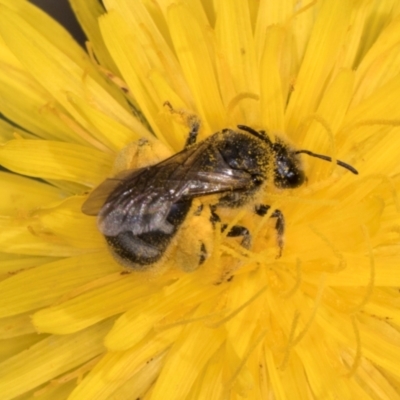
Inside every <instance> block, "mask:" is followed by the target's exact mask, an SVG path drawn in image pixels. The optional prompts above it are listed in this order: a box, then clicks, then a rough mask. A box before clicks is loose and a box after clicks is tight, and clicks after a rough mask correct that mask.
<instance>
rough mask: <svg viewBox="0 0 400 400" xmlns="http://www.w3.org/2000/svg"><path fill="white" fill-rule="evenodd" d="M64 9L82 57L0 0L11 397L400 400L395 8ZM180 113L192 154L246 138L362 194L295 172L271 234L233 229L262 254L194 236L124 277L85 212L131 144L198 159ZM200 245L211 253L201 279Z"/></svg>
mask: <svg viewBox="0 0 400 400" xmlns="http://www.w3.org/2000/svg"><path fill="white" fill-rule="evenodd" d="M71 3H72V6H73V8H74V10H75V12H76V15H77V17H78V18H79V20H80V22H81V24H82V27H83V29H84V30H85V32H86V35H87V37H88V38H89V41H88V43H87V52H86V51H84V50H82V49H81V48H80V47H79V46H78V45H77V44H76V43H75V42H74V41H73V40H72V39H71V37H70V35H69V34H68V33H67V32H65V31H64V30H63V28H61V27H60V26H59V25H57V24H56V23H55V22H54V21H53V20H51V19H50V18H49V17H48V16H47V15H45V14H44V13H42V12H41V11H39V10H38V9H37V8H35V7H34V6H33V5H31V4H30V3H28V2H25V1H22V0H18V1H16V0H12V1H11V0H0V11H1V12H0V82H1V84H0V111H1V113H2V115H3V118H2V119H1V120H0V139H1V147H0V164H1V165H2V166H3V170H2V171H0V175H1V182H2V189H3V190H2V193H3V194H2V196H1V202H0V208H1V218H0V223H1V230H0V260H1V263H0V272H1V282H0V293H1V298H0V339H1V341H0V343H1V344H0V346H1V347H0V349H1V358H0V361H1V362H0V392H1V397H2V399H3V400H7V399H16V398H19V399H21V398H23V399H29V398H33V397H34V398H38V399H70V400H76V399H94V398H95V399H112V398H115V399H116V398H118V399H139V398H140V399H152V400H154V399H226V398H230V399H241V398H251V399H266V398H270V399H282V400H283V399H333V398H340V399H354V398H362V399H382V400H383V399H390V400H393V399H400V390H399V387H400V386H399V385H400V378H399V376H398V361H399V360H400V350H399V349H400V332H399V326H400V314H399V311H398V310H399V296H398V287H399V286H400V272H399V265H400V247H399V243H400V242H399V232H400V228H399V227H400V214H399V212H400V204H399V200H398V196H397V191H398V189H399V187H400V178H399V177H400V164H399V161H398V159H399V157H398V147H397V146H398V145H399V144H400V139H399V137H398V136H399V133H400V132H399V124H400V107H399V106H398V99H399V98H400V73H399V71H400V57H399V54H400V53H399V37H400V15H399V14H400V13H399V11H400V6H399V2H398V1H397V0H384V1H380V2H373V1H367V0H360V1H345V0H338V1H329V0H321V1H305V2H298V1H294V0H293V1H286V2H281V1H275V0H271V1H259V2H258V1H254V0H234V1H221V0H220V1H210V0H203V1H197V0H193V1H192V0H190V1H189V0H186V1H185V0H175V1H169V0H156V1H147V0H141V1H140V0H137V1H128V0H104V1H103V2H98V1H96V0H90V1H87V0H71ZM165 102H169V103H170V104H172V105H173V107H174V109H176V110H184V111H182V115H184V113H185V112H187V113H188V115H189V114H190V115H196V116H197V117H198V119H199V120H200V121H201V130H200V137H199V140H203V139H205V138H206V137H207V136H209V135H211V134H213V133H215V132H217V131H219V130H221V129H223V128H226V127H230V128H233V129H235V126H236V125H237V124H245V125H248V126H251V127H254V128H255V129H264V130H266V131H267V132H268V134H269V135H270V136H271V138H272V139H275V138H276V137H280V138H282V140H285V141H287V143H290V144H291V145H293V146H294V147H295V148H298V149H307V150H311V151H313V152H316V153H320V154H326V155H329V156H331V157H332V158H333V159H340V160H343V161H345V162H347V163H349V164H351V165H353V166H354V167H355V168H357V170H358V171H359V175H358V176H355V175H353V174H351V173H349V172H348V171H346V170H344V169H342V168H339V167H338V166H337V165H335V163H328V162H324V161H321V160H318V159H315V158H311V157H308V158H307V157H306V156H302V157H303V161H304V170H305V174H306V176H307V182H306V183H305V184H303V185H302V186H301V187H299V188H296V189H293V190H281V191H279V190H277V189H274V188H273V185H271V187H269V186H268V188H267V190H266V191H265V193H263V194H262V196H263V200H264V202H265V204H268V205H270V206H271V209H270V211H269V213H267V215H265V216H264V217H260V216H257V215H255V214H254V213H253V212H252V210H251V209H250V207H242V208H238V209H234V210H228V211H229V212H228V211H227V213H226V216H225V217H226V218H227V220H226V221H224V222H226V223H227V224H228V225H230V226H233V225H234V224H236V223H239V224H241V225H244V226H246V227H248V229H249V230H250V232H251V233H252V238H253V241H252V246H251V247H250V248H249V249H246V248H243V247H241V246H240V244H239V243H238V241H236V240H235V239H234V238H229V237H227V235H226V230H225V231H224V232H225V233H224V232H222V233H221V232H220V230H219V229H212V227H211V228H210V226H211V225H210V224H209V223H206V222H204V221H203V222H202V223H201V224H199V227H198V228H192V229H191V228H190V227H191V225H190V219H191V218H189V217H188V221H185V224H186V225H185V224H184V225H183V226H182V231H181V232H180V234H178V235H177V238H176V241H175V242H174V244H173V245H172V246H171V248H170V249H169V253H168V254H167V255H166V256H165V257H164V258H163V260H162V264H163V266H162V268H161V270H160V271H158V272H157V273H154V272H139V271H133V272H131V273H128V274H127V273H124V269H123V268H122V267H121V266H120V265H119V264H118V263H117V262H116V261H115V260H114V258H113V257H112V256H111V255H110V253H109V250H108V248H107V246H106V243H105V241H104V238H103V236H102V235H101V233H100V232H99V231H98V229H97V227H96V219H95V218H93V217H90V216H88V215H85V214H83V213H82V211H81V207H82V204H83V203H84V201H85V200H86V198H87V195H88V193H89V192H90V191H91V190H92V189H93V188H94V187H96V186H97V185H98V184H100V183H101V182H102V181H104V180H105V179H107V178H108V177H110V176H112V175H113V174H114V173H115V172H116V170H117V169H123V168H126V167H127V166H129V165H130V166H135V163H137V159H135V157H133V158H132V157H131V156H130V155H129V154H130V150H129V149H132V147H131V146H132V144H131V143H137V141H138V140H140V139H142V140H143V139H146V140H148V141H149V142H151V143H152V146H151V147H150V151H149V152H148V154H146V157H147V162H148V163H152V162H153V163H155V162H158V161H159V160H160V159H162V158H164V157H166V155H167V154H169V155H171V154H174V153H176V152H178V151H179V150H181V149H182V148H183V146H184V143H185V140H186V137H187V133H188V126H187V125H185V123H182V122H184V121H179V120H178V119H177V118H176V115H172V114H173V113H171V112H169V111H168V110H167V109H166V108H165V106H164V103H165ZM133 148H134V147H133ZM157 149H161V150H160V151H159V152H158V150H157ZM121 160H122V161H121ZM204 201H205V202H206V201H207V199H205V200H204ZM276 209H279V210H281V211H282V213H283V214H284V216H285V221H286V230H285V237H284V239H285V246H284V249H283V252H282V255H281V257H279V258H277V257H276V256H277V252H278V249H277V246H276V232H275V230H274V222H273V220H271V219H270V218H269V217H270V216H271V212H272V211H273V210H276ZM192 219H193V218H192ZM202 229H204V231H202ZM193 231H194V232H193ZM192 233H194V237H196V235H197V237H198V235H203V237H206V235H208V236H209V238H211V240H212V242H213V251H212V254H211V255H210V257H209V258H208V259H207V260H206V261H205V262H204V264H203V265H201V266H200V267H199V268H197V269H196V270H195V271H193V272H191V273H189V272H186V271H182V270H180V269H179V268H177V265H176V264H177V258H178V254H180V253H179V252H180V251H182V249H184V248H185V246H186V243H187V242H188V241H189V240H190V236H191V235H192ZM150 269H151V268H150Z"/></svg>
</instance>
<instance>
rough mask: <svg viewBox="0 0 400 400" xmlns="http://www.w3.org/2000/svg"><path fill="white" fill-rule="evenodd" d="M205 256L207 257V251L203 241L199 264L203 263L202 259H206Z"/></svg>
mask: <svg viewBox="0 0 400 400" xmlns="http://www.w3.org/2000/svg"><path fill="white" fill-rule="evenodd" d="M207 258H208V251H207V248H206V245H205V244H204V243H203V242H201V246H200V256H199V265H201V264H203V263H204V261H206V260H207Z"/></svg>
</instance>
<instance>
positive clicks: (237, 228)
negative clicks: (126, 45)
mask: <svg viewBox="0 0 400 400" xmlns="http://www.w3.org/2000/svg"><path fill="white" fill-rule="evenodd" d="M210 210H211V217H210V221H211V223H212V224H213V226H214V225H215V223H216V222H221V218H220V217H219V215H218V214H217V213H216V212H215V210H216V206H211V207H210ZM227 228H228V224H222V225H221V232H224V231H226V229H227ZM227 236H228V237H240V236H242V241H241V242H240V245H241V246H243V247H244V248H246V249H249V248H250V246H251V234H250V232H249V230H248V229H247V228H246V227H244V226H241V225H234V226H232V228H231V229H230V230H229V232H228V233H227Z"/></svg>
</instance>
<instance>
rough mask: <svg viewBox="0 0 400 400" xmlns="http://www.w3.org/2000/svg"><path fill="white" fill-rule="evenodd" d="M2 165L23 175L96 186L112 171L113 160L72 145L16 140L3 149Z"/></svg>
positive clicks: (96, 152)
mask: <svg viewBox="0 0 400 400" xmlns="http://www.w3.org/2000/svg"><path fill="white" fill-rule="evenodd" d="M0 163H1V164H2V165H3V166H4V167H6V168H8V169H10V170H12V171H14V172H18V173H20V174H23V175H28V176H34V177H40V178H47V179H61V180H64V179H65V180H70V181H74V182H79V183H81V184H83V185H86V186H92V187H93V186H95V185H97V184H98V183H100V182H101V180H102V179H104V176H107V174H108V173H109V171H110V170H111V157H110V156H108V155H106V154H104V153H102V152H100V151H97V150H95V149H91V148H88V147H84V146H80V145H75V144H72V143H59V142H50V141H41V140H12V141H10V142H8V143H6V144H5V145H3V146H2V147H0Z"/></svg>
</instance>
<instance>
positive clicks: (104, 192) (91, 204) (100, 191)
mask: <svg viewBox="0 0 400 400" xmlns="http://www.w3.org/2000/svg"><path fill="white" fill-rule="evenodd" d="M137 171H138V172H139V171H140V170H137ZM131 173H132V170H129V171H123V172H121V173H119V174H118V175H116V176H115V177H113V178H108V179H106V180H105V181H104V182H102V183H101V184H100V185H99V186H97V187H96V188H95V189H94V190H93V191H92V192H91V193H90V194H89V197H88V198H87V199H86V201H85V202H84V203H83V205H82V212H83V213H84V214H86V215H93V216H95V215H98V214H99V212H100V210H101V208H102V207H103V206H104V203H105V202H106V200H107V198H108V197H109V196H110V194H111V193H112V191H113V190H115V189H116V188H117V187H118V186H119V185H121V183H122V181H123V180H124V179H125V178H126V177H127V176H129V175H130V174H131Z"/></svg>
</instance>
